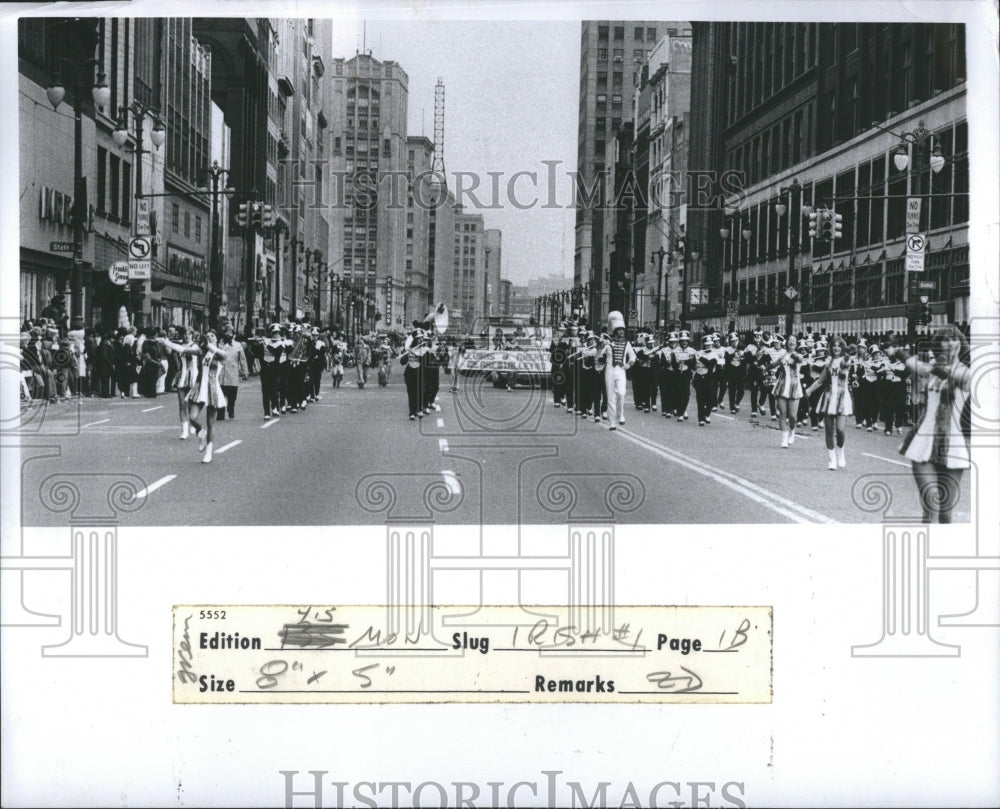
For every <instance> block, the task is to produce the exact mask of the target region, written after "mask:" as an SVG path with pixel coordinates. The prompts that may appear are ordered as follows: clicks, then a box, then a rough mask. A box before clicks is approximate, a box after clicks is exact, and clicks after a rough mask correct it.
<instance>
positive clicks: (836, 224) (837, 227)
mask: <svg viewBox="0 0 1000 809" xmlns="http://www.w3.org/2000/svg"><path fill="white" fill-rule="evenodd" d="M843 228H844V217H843V214H839V213H834V214H833V238H834V239H839V238H840V237H841V236H843V235H844V230H843Z"/></svg>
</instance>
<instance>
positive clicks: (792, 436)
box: [788, 428, 795, 446]
mask: <svg viewBox="0 0 1000 809" xmlns="http://www.w3.org/2000/svg"><path fill="white" fill-rule="evenodd" d="M794 443H795V430H794V428H793V429H792V431H791V432H790V433H789V434H788V446H791V445H792V444H794Z"/></svg>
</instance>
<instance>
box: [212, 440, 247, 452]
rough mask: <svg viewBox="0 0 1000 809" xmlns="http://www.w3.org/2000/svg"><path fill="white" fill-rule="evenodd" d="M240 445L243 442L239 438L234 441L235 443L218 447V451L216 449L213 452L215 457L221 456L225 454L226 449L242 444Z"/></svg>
mask: <svg viewBox="0 0 1000 809" xmlns="http://www.w3.org/2000/svg"><path fill="white" fill-rule="evenodd" d="M242 443H243V440H242V439H241V438H237V439H236V440H235V441H230V442H229V443H228V444H226V446H224V447H219V448H218V449H217V450H216V451H215V454H216V455H221V454H222V453H223V452H225V451H226V450H227V449H232V448H233V447H236V446H239V445H240V444H242Z"/></svg>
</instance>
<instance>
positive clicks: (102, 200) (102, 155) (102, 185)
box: [97, 146, 108, 214]
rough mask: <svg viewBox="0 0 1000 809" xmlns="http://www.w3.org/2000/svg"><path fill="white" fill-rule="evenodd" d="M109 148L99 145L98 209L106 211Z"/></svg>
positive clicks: (99, 211) (100, 211)
mask: <svg viewBox="0 0 1000 809" xmlns="http://www.w3.org/2000/svg"><path fill="white" fill-rule="evenodd" d="M107 196H108V150H107V149H104V148H103V147H101V146H98V147H97V211H98V213H102V214H103V213H105V212H106V211H107V207H106V206H107V204H108V199H107Z"/></svg>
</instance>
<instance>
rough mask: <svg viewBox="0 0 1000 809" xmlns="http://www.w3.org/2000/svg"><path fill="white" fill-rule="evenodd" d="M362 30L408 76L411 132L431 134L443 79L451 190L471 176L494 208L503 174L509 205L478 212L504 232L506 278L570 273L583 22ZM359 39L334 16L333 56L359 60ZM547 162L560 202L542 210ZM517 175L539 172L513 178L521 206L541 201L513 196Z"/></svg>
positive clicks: (387, 25)
mask: <svg viewBox="0 0 1000 809" xmlns="http://www.w3.org/2000/svg"><path fill="white" fill-rule="evenodd" d="M365 28H366V31H365V32H364V36H365V42H366V43H367V48H368V49H369V50H371V52H372V56H374V57H375V58H376V59H378V60H380V61H388V60H392V61H395V62H398V63H399V64H400V66H401V67H402V68H403V70H405V71H406V73H407V74H408V76H409V119H410V124H409V132H408V134H411V135H419V134H424V135H426V136H427V137H428V138H429V139H431V140H433V139H434V86H435V84H436V83H437V80H438V77H440V78H442V79H443V80H444V84H445V142H444V157H445V168H446V170H447V172H448V186H449V188H451V189H452V190H453V191H454V190H455V179H454V173H455V172H473V173H475V174H476V175H478V176H479V177H481V178H482V184H481V186H480V190H479V191H476V192H475V194H476V196H477V198H479V199H480V200H481V201H482V202H483V204H486V205H488V204H493V203H492V199H491V197H492V190H491V188H490V183H491V180H490V178H489V176H488V175H487V172H490V171H492V172H502V176H501V179H500V183H499V185H500V197H499V200H498V201H499V203H500V204H501V205H502V206H503V207H502V208H501V209H497V210H482V211H481V213H482V214H483V216H484V219H485V222H486V226H487V227H496V228H500V229H501V230H502V231H503V265H502V268H501V272H502V275H503V277H504V278H509V279H511V280H512V281H513V282H514V283H515V284H524V283H526V282H527V281H528V279H530V278H533V277H536V276H542V275H553V274H561V275H565V276H566V278H567V279H568V280H569V279H572V277H573V246H574V236H573V227H574V222H575V216H574V212H573V211H572V210H571V209H569V208H568V207H566V206H567V204H568V203H569V202H570V201H571V200H572V187H571V185H570V181H569V180H568V179H567V178H566V172H567V171H573V170H575V168H576V127H577V114H578V105H577V96H578V93H579V70H580V67H579V65H580V23H579V22H578V21H573V22H570V21H557V22H495V21H493V22H489V23H486V22H470V21H456V20H447V21H427V22H402V21H385V20H368V21H367V23H366V24H365ZM362 36H363V24H362V22H361V21H360V20H358V21H357V23H356V24H355V23H353V22H351V23H347V24H345V23H344V22H343V21H341V20H335V21H334V41H333V56H334V57H341V56H342V57H344V58H350V57H352V56H354V54H355V52H356V51H357V50H360V49H361V48H362ZM542 161H559V163H560V165H559V167H558V169H557V178H558V180H557V184H556V196H555V199H556V201H557V202H558V203H559V206H558V208H550V209H543V208H542V207H541V206H542V205H544V204H545V202H546V200H547V199H548V195H549V185H548V182H547V178H548V172H549V169H548V168H547V167H546V165H545V164H544V163H543V162H542ZM519 171H527V172H537V174H538V182H537V187H536V186H535V185H534V184H533V182H532V181H531V180H530V179H528V178H524V177H522V178H521V179H519V180H517V181H516V186H515V188H516V195H517V199H518V201H519V202H520V203H522V204H524V205H528V204H530V203H531V202H532V201H533V200H537V201H538V204H537V205H535V206H534V207H533V208H530V209H527V210H518V209H517V208H516V207H515V206H512V205H510V204H508V202H507V190H506V189H507V184H508V181H509V180H510V179H511V178H512V177H513V175H514V174H515V173H516V172H519ZM469 184H470V181H468V180H467V181H466V185H467V186H468V185H469ZM464 202H465V204H466V208H467V210H469V209H471V208H472V207H473V206H474V203H473V202H472V200H471V199H469V198H468V197H467V198H466V199H465V200H464Z"/></svg>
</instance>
